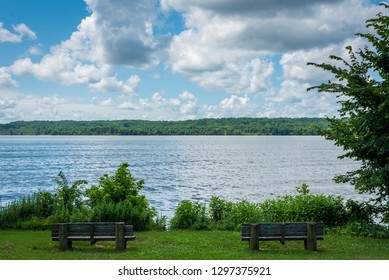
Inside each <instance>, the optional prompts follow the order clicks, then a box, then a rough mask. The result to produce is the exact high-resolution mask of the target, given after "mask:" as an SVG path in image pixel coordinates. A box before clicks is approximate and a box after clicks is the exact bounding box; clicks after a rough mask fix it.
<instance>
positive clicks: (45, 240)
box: [0, 230, 389, 260]
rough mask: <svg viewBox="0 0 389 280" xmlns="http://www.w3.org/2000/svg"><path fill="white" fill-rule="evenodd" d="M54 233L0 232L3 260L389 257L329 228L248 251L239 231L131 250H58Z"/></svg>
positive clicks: (139, 241)
mask: <svg viewBox="0 0 389 280" xmlns="http://www.w3.org/2000/svg"><path fill="white" fill-rule="evenodd" d="M50 234H51V233H50V231H14V230H2V231H0V259H1V260H66V259H69V260H124V259H126V260H389V243H388V240H387V239H374V238H362V237H351V236H345V235H340V234H338V233H334V232H330V233H328V234H326V235H325V237H324V240H323V241H319V242H318V249H319V250H318V251H315V252H312V251H307V250H304V245H303V242H302V241H290V242H286V245H284V246H283V245H281V244H280V243H279V242H261V244H260V246H261V249H260V251H258V252H252V251H249V250H248V243H247V242H243V241H241V240H240V232H237V231H186V230H185V231H166V232H156V231H145V232H137V233H136V240H135V241H132V242H129V243H128V246H127V250H125V251H124V252H121V253H116V252H115V251H114V243H113V242H98V243H96V244H95V245H89V243H88V242H75V243H74V249H73V250H71V251H67V252H60V251H59V250H58V243H57V242H55V241H51V236H50Z"/></svg>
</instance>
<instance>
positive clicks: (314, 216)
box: [261, 194, 348, 227]
mask: <svg viewBox="0 0 389 280" xmlns="http://www.w3.org/2000/svg"><path fill="white" fill-rule="evenodd" d="M261 210H262V213H263V216H264V220H266V221H270V222H323V223H324V224H325V225H326V226H330V227H331V226H336V225H344V224H345V223H346V222H347V219H348V218H347V212H346V209H345V207H344V205H343V203H342V198H341V197H334V196H324V195H309V194H299V195H296V196H291V195H286V196H283V197H279V198H277V199H274V200H265V201H264V202H263V203H262V204H261Z"/></svg>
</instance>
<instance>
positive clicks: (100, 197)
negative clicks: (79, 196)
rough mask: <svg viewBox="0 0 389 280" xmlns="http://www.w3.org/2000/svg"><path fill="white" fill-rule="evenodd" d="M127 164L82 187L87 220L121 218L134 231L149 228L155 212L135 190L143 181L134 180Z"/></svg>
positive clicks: (140, 186) (142, 184)
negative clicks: (87, 210) (89, 212)
mask: <svg viewBox="0 0 389 280" xmlns="http://www.w3.org/2000/svg"><path fill="white" fill-rule="evenodd" d="M128 167H129V164H128V163H122V164H121V165H120V167H119V168H118V170H117V171H116V172H115V175H113V176H110V175H108V174H104V175H103V176H102V177H101V178H100V181H99V184H98V185H97V186H95V185H93V186H92V187H91V188H90V189H88V190H86V196H87V198H88V199H89V200H88V204H89V205H90V207H91V209H92V211H91V218H90V220H91V221H94V222H103V221H106V222H109V221H112V222H114V221H116V222H117V221H123V222H126V223H127V224H131V225H133V226H134V228H135V230H145V229H149V228H150V227H151V226H152V224H153V218H154V217H155V216H156V215H157V211H156V209H155V208H153V207H151V206H150V205H149V203H148V201H147V199H146V197H145V196H144V195H140V194H139V191H140V190H141V189H142V188H143V187H144V180H139V181H137V180H136V179H135V178H134V177H133V176H132V174H131V172H130V170H129V169H128Z"/></svg>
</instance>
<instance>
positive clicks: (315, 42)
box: [161, 0, 379, 94]
mask: <svg viewBox="0 0 389 280" xmlns="http://www.w3.org/2000/svg"><path fill="white" fill-rule="evenodd" d="M161 5H162V7H163V8H164V9H165V10H169V9H175V10H178V11H180V12H183V13H184V18H185V24H186V30H185V31H183V32H182V33H180V34H178V35H176V36H175V37H174V38H173V40H172V43H171V45H170V49H169V59H168V63H169V64H170V65H171V68H172V70H173V71H175V72H179V73H183V74H185V75H187V76H188V77H190V78H191V79H192V80H193V81H196V82H197V83H199V84H200V85H201V86H203V87H205V88H210V89H218V90H224V91H227V92H230V93H233V94H242V93H243V94H245V93H258V92H266V91H268V90H269V89H270V88H271V86H270V81H269V79H270V77H271V76H272V74H273V73H274V65H273V64H272V63H271V62H270V61H269V60H270V58H271V56H272V55H274V54H279V53H285V52H286V53H290V52H298V51H302V50H304V51H306V50H310V49H317V51H318V53H320V51H321V49H326V48H329V46H331V45H338V44H339V43H340V42H343V41H344V39H345V38H350V37H353V36H354V34H355V32H356V31H359V30H362V29H363V25H364V20H366V19H367V18H370V17H372V16H374V15H375V14H376V13H377V12H378V10H379V8H377V6H369V5H363V1H361V0H325V1H322V0H320V1H319V0H315V1H308V0H303V1H288V0H281V1H277V2H274V1H265V0H258V1H240V0H226V1H221V0H206V1H205V0H200V1H197V0H196V1H195V0H189V1H185V2H183V1H178V0H163V1H161ZM287 59H288V58H287V57H286V56H285V57H284V61H283V63H286V60H287ZM291 67H292V68H293V67H294V68H293V69H286V68H285V70H287V71H293V72H294V73H295V74H294V75H296V76H298V75H299V71H300V70H301V69H299V67H300V65H295V66H291ZM300 72H301V73H300V74H309V75H312V74H311V73H309V72H308V71H304V70H303V71H300ZM313 73H315V71H313ZM299 78H302V79H304V78H305V77H302V76H301V77H299Z"/></svg>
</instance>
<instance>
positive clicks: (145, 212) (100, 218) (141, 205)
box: [89, 196, 157, 230]
mask: <svg viewBox="0 0 389 280" xmlns="http://www.w3.org/2000/svg"><path fill="white" fill-rule="evenodd" d="M156 215H157V212H156V210H155V209H154V208H152V207H150V206H149V205H148V202H147V200H146V198H145V197H144V196H140V197H138V199H136V200H135V199H134V200H124V201H121V202H118V203H113V202H101V203H98V204H96V205H95V206H94V207H93V208H92V209H91V211H90V218H89V221H91V222H125V223H126V224H129V225H133V226H134V230H148V229H151V228H152V227H153V225H154V222H153V218H154V217H155V216H156Z"/></svg>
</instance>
